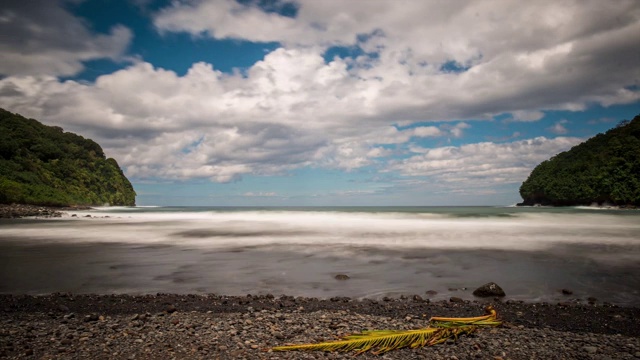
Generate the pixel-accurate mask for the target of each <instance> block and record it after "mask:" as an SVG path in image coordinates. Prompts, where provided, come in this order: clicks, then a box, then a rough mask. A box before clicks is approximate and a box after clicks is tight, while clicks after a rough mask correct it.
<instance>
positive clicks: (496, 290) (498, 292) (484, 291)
mask: <svg viewBox="0 0 640 360" xmlns="http://www.w3.org/2000/svg"><path fill="white" fill-rule="evenodd" d="M473 295H475V296H477V297H493V296H505V295H506V294H505V293H504V290H502V288H501V287H500V286H498V284H496V283H494V282H490V283H486V284H484V285H482V286H480V287H479V288H477V289H475V290H474V291H473Z"/></svg>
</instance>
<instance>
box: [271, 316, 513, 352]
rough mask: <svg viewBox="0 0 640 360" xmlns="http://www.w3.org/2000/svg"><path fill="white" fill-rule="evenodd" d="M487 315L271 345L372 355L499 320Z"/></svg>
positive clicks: (434, 319)
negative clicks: (333, 337) (303, 342)
mask: <svg viewBox="0 0 640 360" xmlns="http://www.w3.org/2000/svg"><path fill="white" fill-rule="evenodd" d="M485 311H486V313H487V314H486V315H484V316H477V317H468V318H447V317H432V318H431V319H429V326H428V327H427V328H424V329H418V330H365V331H363V332H361V333H357V334H351V335H347V336H344V337H342V338H341V339H340V340H337V341H328V342H323V343H315V344H301V345H285V346H277V347H274V348H272V350H273V351H291V350H319V351H341V352H346V351H356V352H357V354H360V353H363V352H367V351H369V350H373V351H372V353H374V354H382V353H385V352H387V351H391V350H395V349H401V348H405V347H410V348H412V349H413V348H417V347H423V346H432V345H436V344H441V343H443V342H445V341H447V340H448V339H451V338H454V340H457V339H458V336H460V335H465V334H471V333H473V332H475V331H476V330H477V329H478V327H483V326H498V325H500V324H502V322H501V321H500V320H499V319H498V314H497V312H496V311H495V310H494V309H493V307H491V306H488V307H487V308H486V309H485Z"/></svg>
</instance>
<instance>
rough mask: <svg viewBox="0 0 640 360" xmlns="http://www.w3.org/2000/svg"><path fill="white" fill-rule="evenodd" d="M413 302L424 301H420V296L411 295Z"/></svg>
mask: <svg viewBox="0 0 640 360" xmlns="http://www.w3.org/2000/svg"><path fill="white" fill-rule="evenodd" d="M413 301H416V302H420V301H424V299H422V296H420V295H413Z"/></svg>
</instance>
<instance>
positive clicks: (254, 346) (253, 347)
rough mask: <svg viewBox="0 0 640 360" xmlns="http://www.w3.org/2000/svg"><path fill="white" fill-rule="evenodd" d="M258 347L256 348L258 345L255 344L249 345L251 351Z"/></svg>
mask: <svg viewBox="0 0 640 360" xmlns="http://www.w3.org/2000/svg"><path fill="white" fill-rule="evenodd" d="M258 347H259V346H258V345H256V344H253V345H251V348H252V349H257V348H258Z"/></svg>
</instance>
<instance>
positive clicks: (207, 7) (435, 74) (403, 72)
mask: <svg viewBox="0 0 640 360" xmlns="http://www.w3.org/2000/svg"><path fill="white" fill-rule="evenodd" d="M639 34H640V2H638V1H637V0H611V1H601V0H591V1H590V0H566V1H558V0H538V1H528V2H523V1H519V0H477V1H440V0H432V1H429V0H386V1H382V0H349V1H343V0H324V1H317V0H292V1H286V0H191V1H188V0H174V1H167V0H162V1H159V0H84V1H83V0H66V1H65V0H30V1H23V0H4V1H3V2H2V5H0V107H2V108H4V109H6V110H9V111H11V112H14V113H19V114H21V115H23V116H26V117H31V118H35V119H37V120H39V121H41V122H43V123H44V124H47V125H56V126H61V127H62V128H64V129H65V131H71V132H75V133H77V134H80V135H82V136H84V137H88V138H91V139H93V140H95V141H96V142H98V143H99V144H100V145H101V146H102V147H103V149H104V150H105V153H106V154H107V156H109V157H113V158H115V159H116V160H117V161H118V163H119V165H120V166H121V167H122V169H123V171H124V173H125V174H126V176H127V177H128V178H129V179H130V180H131V182H132V184H133V186H134V188H135V190H136V192H137V193H138V196H137V203H138V204H139V205H193V206H386V205H391V206H401V205H407V206H446V205H511V204H514V203H516V202H519V201H521V198H520V196H519V194H518V189H519V187H520V185H521V183H522V182H523V181H524V180H525V179H526V178H527V176H528V175H529V173H530V172H531V170H532V169H533V168H534V167H535V166H536V165H537V164H539V163H540V162H542V161H544V160H546V159H548V158H550V157H552V156H553V155H555V154H557V153H559V152H562V151H566V150H568V149H570V148H571V147H572V146H575V145H577V144H579V143H580V142H582V141H584V140H586V139H587V138H589V137H591V136H593V135H596V134H598V133H601V132H605V131H606V130H608V129H610V128H612V127H614V126H616V124H618V123H619V122H620V121H621V120H625V119H629V120H630V119H632V118H633V117H634V116H636V115H639V114H640V51H639V50H638V49H640V35H639Z"/></svg>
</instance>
